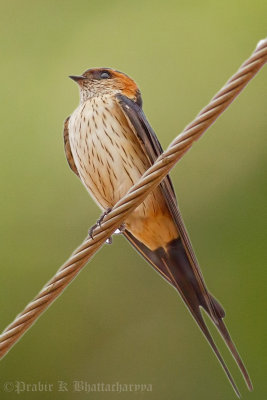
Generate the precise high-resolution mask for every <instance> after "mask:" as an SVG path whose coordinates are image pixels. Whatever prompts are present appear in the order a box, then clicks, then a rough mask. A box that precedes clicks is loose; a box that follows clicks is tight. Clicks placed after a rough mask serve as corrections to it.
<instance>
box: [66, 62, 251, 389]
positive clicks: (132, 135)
mask: <svg viewBox="0 0 267 400" xmlns="http://www.w3.org/2000/svg"><path fill="white" fill-rule="evenodd" d="M70 78H72V79H73V80H74V81H75V82H77V83H78V85H79V89H80V99H81V100H80V104H79V106H78V108H77V109H76V110H75V111H74V112H73V114H72V115H71V116H70V117H68V118H67V119H66V121H65V125H64V143H65V152H66V156H67V160H68V163H69V165H70V167H71V169H72V170H73V171H74V172H75V174H76V175H77V176H78V177H79V178H80V179H81V181H82V183H83V184H84V186H85V187H86V189H87V190H88V192H89V193H90V194H91V196H92V197H93V199H94V200H95V201H96V203H97V204H98V205H99V207H100V208H101V209H102V211H104V212H105V211H106V212H107V210H109V209H110V208H112V207H113V206H114V205H115V204H116V202H117V201H119V200H120V199H121V198H122V196H124V195H125V194H126V192H127V191H128V190H129V189H130V188H131V186H132V185H133V184H134V183H136V182H137V181H138V180H139V179H140V177H141V176H142V175H143V174H144V172H145V171H146V170H147V169H148V168H149V167H150V166H151V164H153V163H154V162H155V160H156V159H157V158H158V156H159V155H160V154H161V153H162V147H161V145H160V143H159V141H158V139H157V137H156V135H155V133H154V131H153V129H152V128H151V126H150V124H149V123H148V121H147V119H146V117H145V114H144V112H143V110H142V98H141V93H140V90H139V89H138V87H137V85H136V83H135V82H134V81H133V80H132V79H131V78H129V77H128V76H127V75H125V74H123V73H121V72H118V71H115V70H113V69H109V68H96V69H89V70H87V71H86V72H84V73H83V74H82V75H80V76H71V77H70ZM124 227H125V229H124V231H123V234H124V236H125V237H126V238H127V239H128V241H129V242H130V243H131V244H132V245H133V246H134V247H135V249H136V250H137V251H138V252H139V253H140V254H141V255H142V256H143V257H144V258H145V259H146V260H147V261H148V262H149V263H150V264H151V265H152V267H153V268H155V270H156V271H157V272H159V273H160V275H161V276H162V277H163V278H164V279H165V280H166V281H167V282H168V283H170V284H171V285H172V286H173V287H174V288H175V289H176V290H177V291H178V292H179V294H180V295H181V297H182V299H183V301H184V302H185V304H186V306H187V307H188V309H189V311H190V312H191V314H192V316H193V317H194V319H195V321H196V322H197V324H198V326H199V328H200V329H201V331H202V332H203V334H204V336H205V337H206V339H207V340H208V342H209V344H210V346H211V347H212V349H213V351H214V353H215V354H216V356H217V358H218V360H219V362H220V363H221V365H222V367H223V369H224V371H225V373H226V375H227V376H228V378H229V380H230V382H231V384H232V386H233V388H234V390H235V392H236V394H237V395H238V396H239V391H238V389H237V387H236V384H235V382H234V380H233V378H232V376H231V374H230V372H229V370H228V368H227V366H226V364H225V362H224V360H223V359H222V356H221V355H220V353H219V350H218V349H217V347H216V345H215V343H214V341H213V339H212V337H211V335H210V333H209V330H208V328H207V326H206V324H205V322H204V320H203V317H202V314H201V311H200V308H203V309H204V310H205V311H206V313H207V314H208V315H209V317H210V318H211V320H212V322H213V323H214V325H215V326H216V328H217V329H218V331H219V332H220V334H221V335H222V337H223V339H224V340H225V343H226V345H227V346H228V348H229V350H230V352H231V353H232V355H233V357H234V359H235V360H236V362H237V364H238V366H239V368H240V370H241V372H242V374H243V377H244V379H245V381H246V383H247V386H248V388H249V389H250V390H252V383H251V381H250V378H249V376H248V373H247V371H246V368H245V366H244V364H243V362H242V360H241V358H240V356H239V354H238V352H237V350H236V347H235V345H234V343H233V342H232V340H231V338H230V335H229V333H228V331H227V328H226V326H225V324H224V322H223V318H224V316H225V312H224V310H223V307H222V306H221V305H220V304H219V302H218V301H217V300H216V299H215V298H214V297H213V296H212V295H211V293H210V292H209V291H208V289H207V286H206V284H205V282H204V279H203V276H202V273H201V271H200V267H199V265H198V262H197V259H196V256H195V254H194V251H193V248H192V245H191V243H190V239H189V237H188V234H187V232H186V228H185V225H184V223H183V220H182V217H181V214H180V211H179V209H178V205H177V201H176V196H175V193H174V189H173V185H172V182H171V180H170V177H169V176H167V177H166V178H165V179H164V180H163V181H162V183H161V184H160V186H159V187H158V188H156V189H155V190H154V191H153V192H152V193H150V194H149V195H148V196H147V198H146V199H145V201H144V202H143V203H142V204H141V205H139V206H138V207H137V208H136V209H135V210H134V211H133V212H132V214H131V215H130V216H129V217H128V218H127V220H126V221H125V223H124Z"/></svg>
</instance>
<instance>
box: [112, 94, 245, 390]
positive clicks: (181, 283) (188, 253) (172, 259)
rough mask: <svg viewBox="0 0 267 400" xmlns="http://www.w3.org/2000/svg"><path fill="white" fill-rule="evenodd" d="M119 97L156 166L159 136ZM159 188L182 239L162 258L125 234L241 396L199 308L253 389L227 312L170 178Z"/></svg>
mask: <svg viewBox="0 0 267 400" xmlns="http://www.w3.org/2000/svg"><path fill="white" fill-rule="evenodd" d="M116 97H117V102H118V105H119V106H120V107H121V109H122V111H123V113H124V115H125V117H126V119H127V121H128V123H129V126H130V127H131V129H132V130H133V132H134V133H135V134H136V136H137V137H138V139H139V141H140V143H141V146H142V148H143V150H144V152H145V153H146V154H148V156H149V159H150V162H151V164H153V163H154V162H155V160H156V159H157V158H158V156H159V155H160V154H161V153H162V148H161V145H160V143H159V141H158V139H157V137H156V134H155V133H154V131H153V130H152V128H151V126H150V124H149V123H148V121H147V119H146V117H145V115H144V112H143V110H142V108H141V107H140V106H139V105H138V104H137V103H135V102H134V101H132V100H131V99H129V98H128V97H126V96H124V95H121V94H118V95H117V96H116ZM160 188H161V191H162V194H163V196H164V198H165V201H166V204H167V206H168V208H169V211H170V213H171V215H172V217H173V220H174V222H175V224H176V227H177V230H178V232H179V238H178V239H177V240H176V241H175V242H174V243H172V244H170V247H169V253H168V254H166V255H165V256H162V255H160V252H158V253H157V251H151V250H150V249H148V248H147V247H146V246H145V245H144V244H142V243H141V242H140V241H138V240H137V239H136V238H135V237H134V236H133V235H132V234H131V233H130V232H129V231H127V230H126V231H125V233H124V234H125V236H126V238H127V239H128V240H129V241H130V243H131V244H132V245H133V246H134V247H135V248H136V249H137V250H138V251H139V252H140V254H142V255H143V256H144V257H145V258H146V260H147V261H148V262H149V263H150V264H151V265H152V266H153V267H154V268H155V269H156V270H157V271H158V272H159V273H160V274H161V275H162V276H163V277H164V278H165V279H166V280H167V281H168V282H169V283H171V284H172V285H173V286H174V287H175V288H176V289H177V290H178V291H179V293H180V295H181V296H182V298H183V300H184V302H185V303H186V305H187V307H188V308H189V310H190V311H191V313H192V315H193V317H194V318H195V320H196V322H197V324H198V325H199V327H200V329H201V330H202V332H203V334H204V336H205V337H206V339H207V340H208V342H209V344H210V345H211V347H212V349H213V351H214V352H215V354H216V356H217V358H218V360H219V361H220V363H221V365H222V367H223V369H224V371H225V372H226V375H227V376H228V378H229V380H230V382H231V384H232V386H233V388H234V390H235V392H236V394H237V395H238V396H239V392H238V389H237V387H236V385H235V383H234V381H233V378H232V376H231V374H230V372H229V370H228V368H227V367H226V365H225V363H224V361H223V359H222V357H221V355H220V353H219V351H218V349H217V347H216V345H215V343H214V341H213V339H212V337H211V335H210V333H209V331H208V328H207V326H206V324H205V321H204V319H203V317H202V315H201V312H200V309H199V307H200V306H201V307H203V308H204V309H205V311H206V312H207V313H208V315H209V316H210V318H211V320H212V321H213V323H214V324H215V326H216V327H217V329H218V331H219V332H220V334H221V336H222V337H223V339H224V341H225V343H226V345H227V346H228V348H229V350H230V352H231V354H232V356H233V357H234V359H235V361H236V362H237V364H238V366H239V368H240V370H241V372H242V374H243V377H244V379H245V381H246V383H247V386H248V388H249V389H250V390H251V389H252V384H251V381H250V378H249V376H248V373H247V371H246V369H245V366H244V364H243V362H242V360H241V358H240V356H239V354H238V352H237V350H236V348H235V345H234V343H233V342H232V340H231V337H230V335H229V333H228V331H227V328H226V326H225V324H224V322H223V317H224V316H225V313H224V310H223V308H222V306H221V305H220V304H219V303H218V301H217V300H216V299H215V298H214V297H213V296H212V295H211V294H210V293H209V292H208V289H207V287H206V285H205V282H204V279H203V276H202V273H201V271H200V267H199V265H198V262H197V259H196V256H195V254H194V251H193V248H192V245H191V242H190V239H189V236H188V234H187V231H186V228H185V225H184V223H183V220H182V217H181V214H180V211H179V209H178V206H177V202H176V197H175V193H174V190H173V186H172V183H171V180H170V178H169V176H167V177H166V178H165V179H164V180H163V181H162V183H161V184H160ZM176 267H177V268H176Z"/></svg>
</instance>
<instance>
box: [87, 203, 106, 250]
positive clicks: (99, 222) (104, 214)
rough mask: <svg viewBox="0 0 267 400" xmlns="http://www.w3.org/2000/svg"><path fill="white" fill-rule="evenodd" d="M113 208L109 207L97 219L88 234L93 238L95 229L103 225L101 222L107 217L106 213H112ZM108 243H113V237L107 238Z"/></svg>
mask: <svg viewBox="0 0 267 400" xmlns="http://www.w3.org/2000/svg"><path fill="white" fill-rule="evenodd" d="M111 210H112V208H108V209H107V210H106V211H104V212H103V214H102V215H101V216H100V218H99V219H98V220H97V221H96V223H95V224H94V225H93V226H92V227H91V228H90V229H89V231H88V235H89V236H90V238H91V239H93V237H94V230H95V229H96V228H97V227H98V226H101V223H102V222H103V219H104V218H105V216H106V215H108V214H109V213H110V211H111ZM106 242H107V243H108V244H111V243H112V239H111V238H109V239H107V240H106Z"/></svg>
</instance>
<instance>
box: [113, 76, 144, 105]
mask: <svg viewBox="0 0 267 400" xmlns="http://www.w3.org/2000/svg"><path fill="white" fill-rule="evenodd" d="M112 75H113V77H114V78H115V79H116V81H117V83H118V86H119V89H120V90H121V91H122V93H123V94H124V95H125V96H127V97H129V98H130V99H133V98H134V99H135V98H136V96H137V94H138V87H137V85H136V83H135V82H134V81H133V80H132V79H131V78H129V77H128V76H127V75H125V74H123V73H122V72H118V71H112Z"/></svg>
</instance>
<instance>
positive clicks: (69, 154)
mask: <svg viewBox="0 0 267 400" xmlns="http://www.w3.org/2000/svg"><path fill="white" fill-rule="evenodd" d="M69 119H70V117H68V118H66V119H65V121H64V131H63V137H64V150H65V154H66V157H67V161H68V163H69V166H70V168H71V169H72V171H73V172H74V173H75V174H76V175H77V176H78V177H79V178H80V175H79V172H78V170H77V168H76V165H75V162H74V159H73V155H72V152H71V148H70V141H69Z"/></svg>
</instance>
